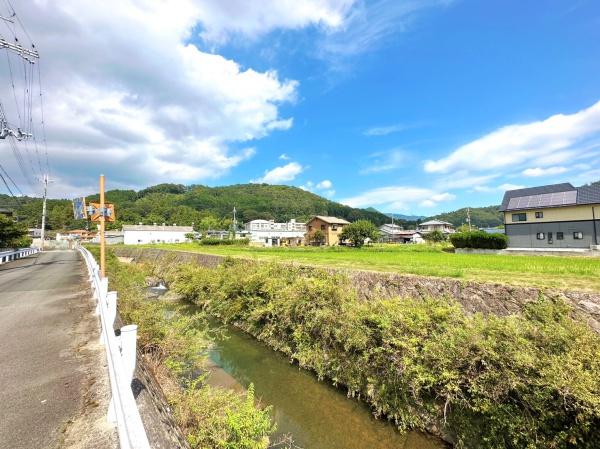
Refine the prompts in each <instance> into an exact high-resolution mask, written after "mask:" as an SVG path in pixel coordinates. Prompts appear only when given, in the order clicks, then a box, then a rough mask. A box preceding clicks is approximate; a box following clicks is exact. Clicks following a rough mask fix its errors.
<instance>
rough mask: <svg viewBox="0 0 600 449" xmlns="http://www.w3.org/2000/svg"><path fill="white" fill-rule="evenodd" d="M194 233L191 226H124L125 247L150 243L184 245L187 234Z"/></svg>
mask: <svg viewBox="0 0 600 449" xmlns="http://www.w3.org/2000/svg"><path fill="white" fill-rule="evenodd" d="M192 232H194V230H193V228H192V227H191V226H149V225H147V226H144V225H139V226H129V225H126V226H123V243H125V245H143V244H148V243H183V242H185V241H186V240H187V239H186V237H185V235H186V234H189V233H192Z"/></svg>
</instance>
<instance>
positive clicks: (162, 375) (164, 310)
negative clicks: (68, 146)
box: [89, 247, 281, 449]
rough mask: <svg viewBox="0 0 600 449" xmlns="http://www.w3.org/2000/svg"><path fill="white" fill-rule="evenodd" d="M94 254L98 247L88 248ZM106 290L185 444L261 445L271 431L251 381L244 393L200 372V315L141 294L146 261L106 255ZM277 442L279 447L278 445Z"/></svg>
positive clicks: (204, 334)
mask: <svg viewBox="0 0 600 449" xmlns="http://www.w3.org/2000/svg"><path fill="white" fill-rule="evenodd" d="M89 249H90V251H92V252H93V253H95V254H94V255H95V256H98V254H97V253H98V248H97V247H92V248H89ZM107 273H108V277H109V279H110V289H111V290H116V291H117V292H118V294H119V304H118V305H119V313H120V315H121V318H122V320H123V321H124V322H125V323H135V324H137V325H138V347H139V349H140V351H141V353H142V354H143V355H144V361H145V363H146V365H147V367H148V368H149V369H150V370H151V371H152V372H153V373H154V375H155V377H156V379H157V381H158V383H159V384H160V386H161V388H162V390H163V392H164V393H165V396H166V397H167V400H168V401H169V404H170V405H171V406H172V409H173V413H174V418H175V421H176V422H177V423H178V425H179V426H180V428H181V429H182V431H183V432H184V434H185V436H186V438H187V441H188V443H189V444H190V446H191V447H192V448H193V449H195V448H198V449H200V448H202V449H209V448H210V449H266V448H268V447H269V445H270V441H269V435H271V434H272V433H273V431H274V430H275V428H274V426H273V424H272V421H271V416H270V413H271V410H270V408H268V407H267V408H264V409H260V408H258V407H256V406H255V403H254V390H253V387H252V386H251V387H250V388H249V389H248V392H247V394H246V396H240V395H239V394H237V393H233V392H231V391H228V390H224V389H220V388H213V387H210V386H208V385H206V384H205V383H204V377H199V378H197V377H196V375H195V374H193V373H198V372H201V371H202V370H203V363H204V360H205V357H204V354H206V351H207V349H208V346H209V344H210V341H211V340H212V337H211V336H210V335H209V331H208V330H207V329H208V325H207V323H206V321H205V317H204V315H202V314H194V315H190V314H189V313H187V312H186V313H183V311H182V310H181V306H179V307H178V306H177V305H175V304H167V303H165V302H161V301H151V300H148V299H147V297H146V283H145V279H146V277H147V276H148V275H151V274H152V271H151V270H150V267H149V266H145V265H128V264H121V263H119V262H118V260H117V258H116V257H115V256H114V255H113V253H112V252H110V251H109V252H108V254H107ZM278 447H281V446H278Z"/></svg>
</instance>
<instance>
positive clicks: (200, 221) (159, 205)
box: [0, 184, 389, 230]
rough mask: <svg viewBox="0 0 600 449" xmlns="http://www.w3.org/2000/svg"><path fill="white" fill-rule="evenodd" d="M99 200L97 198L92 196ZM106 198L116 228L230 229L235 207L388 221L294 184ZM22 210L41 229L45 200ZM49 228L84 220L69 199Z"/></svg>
mask: <svg viewBox="0 0 600 449" xmlns="http://www.w3.org/2000/svg"><path fill="white" fill-rule="evenodd" d="M87 199H88V201H90V200H97V199H98V195H95V196H90V197H88V198H87ZM106 200H107V201H108V202H112V203H115V205H116V209H117V219H118V222H117V223H116V224H115V225H113V226H112V227H120V226H121V225H122V224H127V223H138V222H143V223H145V224H148V223H170V224H173V223H177V224H180V225H190V224H192V223H194V224H195V225H196V226H197V227H204V228H207V227H211V228H216V227H227V226H228V225H229V223H230V220H231V217H232V211H233V208H234V206H235V208H236V210H237V218H238V220H239V221H242V222H246V221H250V220H254V219H257V218H263V219H267V220H271V219H272V220H276V221H287V220H289V219H292V218H295V219H297V220H299V221H304V220H307V219H308V218H310V217H311V216H313V215H333V216H336V217H340V218H345V219H346V220H348V221H355V220H358V219H367V220H371V221H372V222H374V223H376V224H377V225H380V224H383V223H386V222H388V221H389V219H388V218H387V217H386V216H385V215H384V214H382V213H379V212H377V211H368V210H364V209H356V208H352V207H349V206H345V205H343V204H340V203H336V202H333V201H329V200H327V199H325V198H323V197H320V196H318V195H315V194H314V193H310V192H307V191H304V190H302V189H299V188H297V187H289V186H274V185H268V184H239V185H232V186H223V187H206V186H199V185H196V186H183V185H179V184H159V185H156V186H152V187H148V188H146V189H143V190H140V191H139V192H136V191H134V190H110V191H108V192H107V193H106ZM11 201H12V204H14V200H12V199H11V198H10V197H8V196H6V195H0V204H9V203H11ZM21 203H22V206H20V207H15V211H16V212H17V215H18V216H19V219H20V220H22V221H26V222H27V224H28V225H29V226H39V222H40V218H39V217H40V216H41V208H42V206H41V200H40V199H39V198H22V199H21ZM48 226H49V228H50V229H55V230H58V229H74V228H81V227H85V222H82V221H76V220H74V219H73V218H72V209H71V202H70V201H69V200H50V201H49V202H48Z"/></svg>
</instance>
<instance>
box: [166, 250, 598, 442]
mask: <svg viewBox="0 0 600 449" xmlns="http://www.w3.org/2000/svg"><path fill="white" fill-rule="evenodd" d="M248 263H249V262H247V261H235V260H229V261H228V263H227V264H226V265H223V266H221V267H218V268H216V269H209V268H204V267H199V266H192V265H189V266H185V267H182V269H181V270H179V271H178V272H174V277H173V279H170V280H169V284H170V285H171V288H173V289H174V290H176V291H178V292H179V293H181V294H182V295H183V296H184V298H185V299H186V300H188V301H192V302H194V303H196V304H198V305H200V306H201V307H202V308H203V309H204V310H207V311H208V312H210V313H211V314H213V315H215V316H217V317H220V319H221V320H222V321H224V322H228V323H235V324H236V325H238V326H240V327H242V328H243V329H245V330H246V331H247V332H249V333H250V334H252V335H254V336H255V337H256V338H258V339H259V340H261V341H263V342H265V343H266V344H268V345H269V346H271V347H272V348H274V349H276V350H279V351H282V352H284V353H285V354H287V355H288V356H289V357H290V358H292V359H294V360H296V361H297V362H298V363H299V364H300V365H301V366H303V367H306V368H310V369H312V370H314V371H315V372H316V374H317V375H318V376H319V377H320V378H322V379H323V378H325V379H330V380H331V381H332V382H333V383H334V384H340V385H344V386H345V387H346V388H347V389H348V394H349V395H351V396H356V397H360V398H363V399H364V400H365V401H367V402H368V403H369V404H371V406H372V407H373V409H374V411H375V413H376V414H377V415H380V416H386V417H388V418H389V419H390V420H392V421H393V422H394V423H395V424H396V425H397V426H398V427H399V428H400V429H409V428H413V429H421V430H429V429H432V428H438V429H440V433H443V434H446V435H449V436H450V437H451V438H453V439H454V440H455V441H456V446H457V447H469V448H494V449H496V448H497V449H500V448H514V449H517V448H530V449H533V448H540V449H541V448H575V447H584V448H593V447H598V446H599V445H598V441H600V338H599V337H598V335H596V334H595V333H594V332H592V331H591V330H590V329H589V328H588V327H587V325H586V324H585V323H581V322H578V321H575V320H574V319H572V318H570V316H569V309H568V307H567V306H565V304H564V303H562V302H553V301H550V300H545V299H540V300H539V301H538V302H536V303H534V304H531V305H529V306H528V307H527V309H526V310H525V311H524V314H523V315H522V316H507V317H498V316H494V315H489V316H484V315H481V314H466V313H465V312H464V311H463V309H462V308H461V306H460V305H459V304H458V303H456V302H453V301H450V300H446V299H426V300H418V299H402V300H400V299H397V298H395V299H385V300H370V301H361V300H359V299H358V296H357V293H356V291H355V290H354V288H353V286H352V285H350V282H349V280H348V279H347V278H346V277H344V276H342V275H332V274H331V273H329V272H327V271H325V270H321V269H317V268H311V267H294V266H282V265H276V264H258V263H252V264H251V265H248Z"/></svg>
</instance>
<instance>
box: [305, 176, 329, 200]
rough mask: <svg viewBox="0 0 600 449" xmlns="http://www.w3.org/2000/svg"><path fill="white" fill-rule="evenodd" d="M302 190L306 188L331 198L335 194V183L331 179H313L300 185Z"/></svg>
mask: <svg viewBox="0 0 600 449" xmlns="http://www.w3.org/2000/svg"><path fill="white" fill-rule="evenodd" d="M300 188H301V189H302V190H306V191H307V192H313V193H318V194H320V195H323V196H326V197H327V198H331V197H333V196H334V195H335V190H334V189H333V183H332V182H331V181H330V180H329V179H324V180H323V181H321V182H318V183H316V184H315V183H314V182H312V181H306V182H305V183H304V184H303V185H301V186H300Z"/></svg>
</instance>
